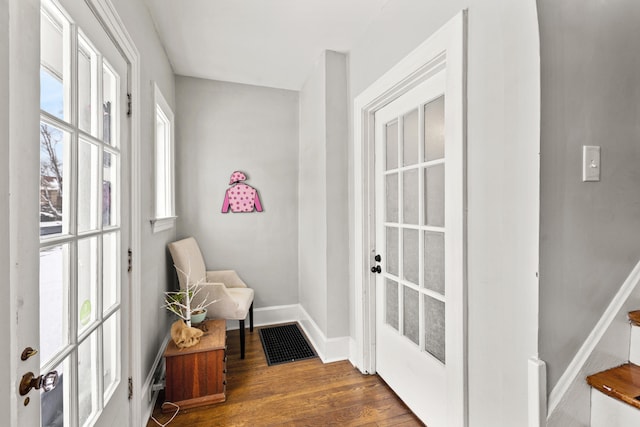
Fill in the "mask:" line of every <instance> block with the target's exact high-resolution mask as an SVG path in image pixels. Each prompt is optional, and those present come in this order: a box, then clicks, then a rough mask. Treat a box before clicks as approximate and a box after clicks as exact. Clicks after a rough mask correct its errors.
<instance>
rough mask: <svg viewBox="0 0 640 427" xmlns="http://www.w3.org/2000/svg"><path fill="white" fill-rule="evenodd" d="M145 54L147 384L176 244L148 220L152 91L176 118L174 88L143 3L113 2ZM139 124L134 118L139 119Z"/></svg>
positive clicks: (162, 330) (163, 326)
mask: <svg viewBox="0 0 640 427" xmlns="http://www.w3.org/2000/svg"><path fill="white" fill-rule="evenodd" d="M112 1H113V4H114V5H115V7H116V9H117V11H118V14H119V15H120V17H121V18H122V20H123V22H124V25H125V26H126V28H127V30H128V31H129V34H130V35H131V38H132V39H133V42H134V43H135V45H136V48H137V49H138V52H139V54H140V65H141V66H140V86H141V87H140V89H141V93H140V99H139V100H138V102H139V103H140V105H141V108H140V117H139V118H138V120H140V122H141V130H140V144H141V147H140V163H141V164H140V177H141V188H140V196H141V200H140V206H141V216H142V217H141V218H139V221H140V231H141V243H142V253H140V254H137V255H135V256H139V257H140V262H141V267H142V272H141V277H142V282H141V283H140V285H141V287H142V289H141V295H142V301H141V303H142V307H137V308H136V307H134V308H133V309H134V310H135V309H138V310H141V311H142V313H144V314H143V315H142V316H141V324H140V328H141V336H142V343H141V344H142V356H141V360H142V375H143V378H142V380H143V381H144V379H145V378H146V376H147V375H148V373H149V372H150V370H151V369H153V362H154V360H155V358H156V355H157V354H158V351H159V350H160V346H161V344H162V341H163V340H164V338H165V336H166V335H167V332H168V330H169V327H170V324H171V320H172V318H171V317H170V315H169V314H168V312H167V311H166V310H164V309H162V308H161V305H162V300H163V292H164V291H165V290H166V289H168V286H169V285H168V279H169V274H168V271H170V269H169V265H170V264H169V262H168V258H167V255H166V254H167V249H166V245H167V243H169V242H171V241H173V240H174V239H175V233H176V231H175V228H174V229H170V230H167V231H164V232H161V233H157V234H153V233H152V232H151V226H150V222H149V220H150V219H151V218H153V216H154V194H155V193H154V191H155V188H154V180H153V173H154V164H153V162H154V141H153V138H154V126H155V125H154V123H155V105H154V100H153V85H152V82H154V81H155V82H156V83H157V85H158V87H159V88H160V90H161V92H162V94H163V95H164V97H165V99H166V100H167V102H168V103H169V105H170V106H171V107H172V108H173V109H174V112H175V93H174V91H175V88H174V78H173V70H172V69H171V65H170V64H169V61H168V59H167V56H166V54H165V52H164V48H163V47H162V45H161V44H160V41H159V38H158V36H157V34H156V31H155V27H154V25H153V21H152V20H151V17H150V15H149V13H148V10H147V8H146V6H145V5H144V3H143V2H142V1H140V0H138V1H130V0H112ZM134 119H135V118H134ZM141 399H142V404H143V405H142V407H143V408H145V407H146V405H147V396H142V397H141Z"/></svg>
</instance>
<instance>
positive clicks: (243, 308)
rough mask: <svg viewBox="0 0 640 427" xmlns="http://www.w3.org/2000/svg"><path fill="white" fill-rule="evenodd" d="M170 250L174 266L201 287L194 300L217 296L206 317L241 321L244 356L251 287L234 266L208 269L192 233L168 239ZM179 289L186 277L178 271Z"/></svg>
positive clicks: (250, 319) (250, 311)
mask: <svg viewBox="0 0 640 427" xmlns="http://www.w3.org/2000/svg"><path fill="white" fill-rule="evenodd" d="M168 246H169V252H170V253H171V257H172V258H173V263H174V265H175V266H176V268H178V269H180V270H181V271H183V272H184V273H186V274H188V275H189V285H190V286H191V285H193V284H198V288H200V289H201V291H200V292H199V293H198V294H197V295H195V296H194V301H193V304H194V305H197V304H198V303H199V302H200V301H202V299H204V298H206V300H207V301H214V300H217V301H216V302H215V303H213V304H211V305H210V306H208V307H207V317H211V318H215V319H227V320H239V321H240V358H241V359H244V330H245V326H244V321H245V319H246V318H247V313H249V330H250V331H251V332H253V289H251V288H248V287H247V285H246V284H245V283H244V282H243V281H242V279H240V277H239V276H238V274H236V272H235V271H234V270H220V271H207V270H206V267H205V264H204V258H202V253H201V252H200V247H199V246H198V242H196V239H194V238H193V237H188V238H186V239H182V240H178V241H176V242H173V243H169V245H168ZM178 281H179V282H180V289H185V288H186V286H187V284H186V281H187V277H186V276H185V274H182V273H180V272H178Z"/></svg>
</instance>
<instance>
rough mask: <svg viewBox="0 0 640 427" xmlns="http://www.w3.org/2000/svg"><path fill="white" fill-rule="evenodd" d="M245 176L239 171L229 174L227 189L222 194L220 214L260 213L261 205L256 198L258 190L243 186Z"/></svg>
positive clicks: (257, 197) (258, 198)
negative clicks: (222, 200)
mask: <svg viewBox="0 0 640 427" xmlns="http://www.w3.org/2000/svg"><path fill="white" fill-rule="evenodd" d="M246 180H247V176H246V175H245V174H244V173H243V172H240V171H235V172H234V173H232V174H231V179H230V180H229V185H231V187H229V188H228V189H227V191H226V192H225V194H224V203H223V204H222V213H227V212H229V209H231V212H253V211H254V210H255V211H257V212H262V204H261V203H260V197H259V196H258V190H256V189H255V188H253V187H252V186H250V185H247V184H245V183H244V182H245V181H246Z"/></svg>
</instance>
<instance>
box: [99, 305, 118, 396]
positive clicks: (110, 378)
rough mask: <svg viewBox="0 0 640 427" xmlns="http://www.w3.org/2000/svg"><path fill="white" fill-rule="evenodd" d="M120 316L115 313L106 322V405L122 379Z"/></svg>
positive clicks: (104, 380) (104, 387) (104, 351)
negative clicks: (120, 364)
mask: <svg viewBox="0 0 640 427" xmlns="http://www.w3.org/2000/svg"><path fill="white" fill-rule="evenodd" d="M119 331H120V314H119V312H118V313H115V314H113V315H112V316H111V317H110V318H109V319H107V320H106V321H105V322H104V332H103V334H102V340H103V349H102V351H103V357H104V359H103V360H104V371H103V372H102V378H103V393H104V395H105V399H104V401H105V405H106V404H107V402H108V398H109V397H110V396H111V395H112V394H113V391H114V390H113V389H114V388H115V387H116V386H117V384H118V381H119V379H120V366H119V363H118V361H119V358H118V354H119V352H120V332H119Z"/></svg>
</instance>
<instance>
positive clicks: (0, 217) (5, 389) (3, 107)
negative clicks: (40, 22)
mask: <svg viewBox="0 0 640 427" xmlns="http://www.w3.org/2000/svg"><path fill="white" fill-rule="evenodd" d="M9 58H10V56H9V1H8V0H0V100H2V101H0V281H1V282H2V283H4V284H5V292H9V293H10V292H11V287H10V286H9V287H8V289H7V284H8V283H11V282H10V280H9V278H10V274H9V254H10V245H9V231H10V223H9V179H10V174H9ZM5 295H6V294H5ZM11 299H12V298H7V297H5V298H2V301H1V302H0V313H2V315H1V316H0V324H3V325H5V326H6V325H10V324H11V317H12V313H11V311H12V307H11ZM0 341H1V342H3V343H12V341H11V328H9V327H4V328H2V329H1V330H0ZM10 350H11V345H6V344H5V345H3V346H2V349H1V350H0V361H3V362H4V364H5V366H6V367H8V369H3V370H2V372H1V373H0V396H5V398H3V399H0V402H1V403H0V413H2V414H10V413H11V406H12V405H11V401H12V400H11V399H9V398H6V397H7V396H11V390H12V388H13V387H12V385H11V381H10V378H11V376H10V370H11V366H12V365H11V363H10V361H11V357H10V354H11V351H10Z"/></svg>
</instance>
